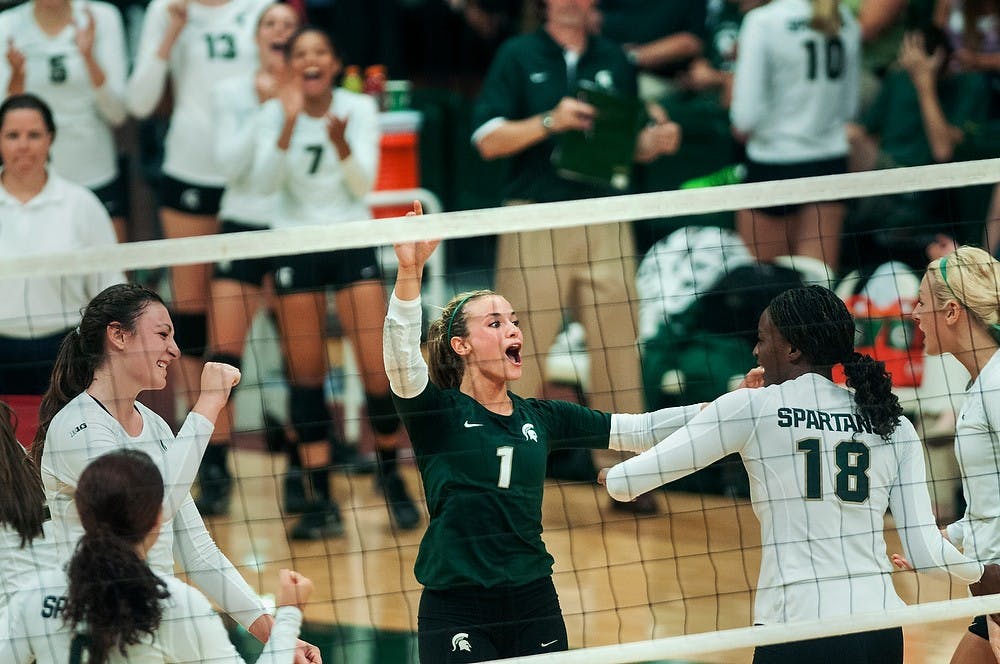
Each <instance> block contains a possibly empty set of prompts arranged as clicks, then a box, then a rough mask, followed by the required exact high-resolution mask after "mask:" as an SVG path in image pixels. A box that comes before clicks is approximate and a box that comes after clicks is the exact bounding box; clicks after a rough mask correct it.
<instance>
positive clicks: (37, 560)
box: [0, 521, 58, 661]
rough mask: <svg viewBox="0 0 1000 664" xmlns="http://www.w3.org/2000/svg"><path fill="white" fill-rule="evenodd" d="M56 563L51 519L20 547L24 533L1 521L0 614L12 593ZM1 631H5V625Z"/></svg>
mask: <svg viewBox="0 0 1000 664" xmlns="http://www.w3.org/2000/svg"><path fill="white" fill-rule="evenodd" d="M57 566H58V565H57V557H56V548H55V544H54V541H53V537H52V522H51V521H46V522H45V523H44V524H42V534H41V535H40V536H38V537H36V538H35V539H34V540H32V541H31V542H28V543H27V544H25V545H24V546H21V535H20V534H19V533H18V532H17V531H16V530H14V529H13V528H11V527H10V526H9V525H6V524H0V568H2V569H3V574H0V615H3V613H4V611H5V609H6V608H7V604H8V601H9V600H10V597H11V595H13V593H15V592H16V591H17V590H18V589H20V588H23V587H26V586H32V585H33V584H35V583H37V582H38V577H39V575H40V574H41V573H43V572H44V571H46V570H49V569H55V568H56V567H57ZM0 634H3V625H2V624H0ZM0 661H3V660H2V659H0Z"/></svg>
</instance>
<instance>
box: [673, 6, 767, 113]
mask: <svg viewBox="0 0 1000 664" xmlns="http://www.w3.org/2000/svg"><path fill="white" fill-rule="evenodd" d="M765 2H766V0H715V2H709V3H708V16H707V18H706V20H705V33H706V34H705V52H704V54H702V55H701V56H699V57H696V58H694V60H692V61H691V64H690V66H689V67H688V68H687V71H685V72H684V73H683V74H682V75H681V77H680V79H679V82H680V84H681V86H682V87H683V88H684V89H686V90H691V91H694V92H708V91H715V92H716V93H717V94H718V95H719V103H720V104H721V106H722V107H723V108H729V104H730V102H731V101H732V94H733V70H734V69H735V68H736V56H737V48H736V45H737V43H738V40H739V32H740V25H742V24H743V17H744V16H745V15H746V13H747V12H749V11H750V10H751V9H756V8H757V7H760V6H761V5H763V4H765Z"/></svg>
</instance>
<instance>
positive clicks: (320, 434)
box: [289, 386, 330, 443]
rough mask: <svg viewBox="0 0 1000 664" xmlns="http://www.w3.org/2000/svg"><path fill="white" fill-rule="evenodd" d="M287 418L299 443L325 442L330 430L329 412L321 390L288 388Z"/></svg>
mask: <svg viewBox="0 0 1000 664" xmlns="http://www.w3.org/2000/svg"><path fill="white" fill-rule="evenodd" d="M289 417H290V419H291V420H292V427H294V428H295V433H296V435H297V436H298V439H299V442H301V443H312V442H315V441H317V440H326V436H327V433H328V431H329V429H330V412H329V411H328V410H327V408H326V400H325V399H324V398H323V388H322V387H295V386H292V387H291V388H289Z"/></svg>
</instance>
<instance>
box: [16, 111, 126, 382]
mask: <svg viewBox="0 0 1000 664" xmlns="http://www.w3.org/2000/svg"><path fill="white" fill-rule="evenodd" d="M55 136H56V125H55V121H54V120H53V117H52V111H51V110H50V109H49V106H48V104H46V103H45V102H44V101H42V100H41V99H39V98H38V97H36V96H34V95H31V94H20V95H13V96H11V97H8V98H7V100H6V101H4V102H3V105H0V161H2V162H3V170H2V172H0V219H3V227H2V230H0V238H2V241H0V257H3V258H6V259H10V258H22V257H25V256H38V255H41V254H52V253H68V252H73V251H79V250H81V249H86V248H90V247H106V246H109V245H113V244H115V231H114V228H113V227H112V225H111V219H110V217H108V212H107V210H106V209H105V208H104V206H102V205H101V202H100V201H99V200H98V198H97V196H95V195H94V194H93V192H91V191H90V190H89V189H87V188H85V187H83V186H82V185H79V184H75V183H73V182H70V181H68V180H66V179H63V178H62V177H61V176H59V175H58V174H57V173H56V172H54V171H53V170H52V169H50V168H49V167H48V162H49V156H50V149H51V147H52V142H53V140H54V139H55ZM123 279H124V277H123V276H122V274H121V273H120V272H116V271H108V272H100V273H95V274H90V275H86V276H80V275H55V276H51V275H43V276H27V277H8V278H5V279H3V280H2V281H0V283H2V286H3V290H4V292H5V293H6V294H7V295H8V296H7V297H4V298H3V304H2V305H0V394H32V395H41V394H42V393H43V392H45V390H46V388H47V387H48V384H49V376H50V375H51V373H52V363H53V362H54V361H55V357H56V353H57V351H58V348H59V343H60V340H61V339H62V338H63V336H64V335H65V334H66V332H67V331H68V330H72V329H73V328H74V327H75V326H76V324H77V323H79V321H80V309H81V308H83V307H84V306H86V304H87V302H89V301H90V298H92V297H93V296H94V295H96V294H97V293H99V292H100V291H101V290H102V289H103V288H104V287H105V286H108V285H110V284H113V283H117V282H120V281H123Z"/></svg>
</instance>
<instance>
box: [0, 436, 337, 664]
mask: <svg viewBox="0 0 1000 664" xmlns="http://www.w3.org/2000/svg"><path fill="white" fill-rule="evenodd" d="M163 500H164V484H163V476H162V475H161V473H160V470H159V468H158V467H157V464H156V463H154V462H153V459H151V458H150V456H149V455H148V454H146V453H145V452H140V451H137V450H130V449H125V450H118V451H114V452H111V453H109V454H105V455H103V456H100V457H98V458H97V459H95V460H94V461H93V462H92V463H91V464H90V465H89V466H87V468H86V469H85V470H84V471H83V473H81V475H80V479H79V481H78V483H77V486H76V507H77V510H78V511H79V515H80V521H81V523H82V524H83V529H84V532H83V536H82V537H81V538H80V541H79V543H78V544H77V547H76V551H75V553H74V554H73V557H72V559H71V560H70V562H69V565H68V567H67V570H66V572H63V571H62V570H58V569H56V570H52V571H49V572H46V573H44V574H42V575H41V576H40V578H39V584H38V586H37V587H35V588H30V589H23V590H20V591H19V592H18V593H17V594H16V595H15V596H14V599H13V601H12V602H11V606H10V620H9V622H8V628H9V639H8V640H5V641H0V661H3V662H4V663H5V664H12V663H16V664H22V663H27V662H31V661H32V660H34V661H36V662H37V663H38V664H49V663H51V664H56V663H57V662H58V663H60V664H62V663H64V662H66V661H67V659H68V661H69V662H70V663H71V664H76V663H79V662H89V663H90V664H105V663H106V662H110V661H113V660H116V659H118V657H119V656H121V657H123V658H125V659H127V660H128V661H140V660H141V661H153V660H154V659H155V660H157V661H160V660H162V661H168V662H193V661H213V662H214V661H227V662H242V661H243V660H242V658H241V657H240V656H239V654H238V653H237V652H236V649H235V648H234V647H233V645H232V643H231V642H230V641H229V639H228V637H227V634H226V629H225V627H224V625H223V624H222V620H221V619H220V618H219V617H218V615H216V614H215V612H214V610H213V609H212V606H211V604H209V602H208V600H207V599H206V598H205V596H204V595H202V594H201V593H200V592H198V591H197V590H195V589H194V588H192V587H191V586H188V585H187V584H185V583H183V582H182V581H179V580H177V579H176V578H174V577H171V576H161V575H158V574H156V573H155V572H154V571H153V570H152V569H150V568H149V566H148V565H147V563H146V557H147V554H148V553H149V552H150V550H151V549H152V548H153V546H154V545H155V544H156V541H157V539H159V536H160V523H161V521H162V519H163ZM280 578H281V587H280V590H279V591H278V598H277V604H278V612H277V619H276V621H275V623H274V627H273V629H272V631H271V639H270V640H269V641H268V643H267V645H266V646H265V648H264V651H263V653H261V656H260V659H258V660H257V661H258V662H262V663H265V664H291V663H292V662H293V661H294V659H295V655H296V647H297V644H296V638H297V635H298V630H299V627H300V625H301V622H302V607H303V606H305V604H306V602H307V601H308V599H309V595H310V594H311V592H312V582H311V581H310V580H309V579H307V578H305V577H303V576H300V575H299V574H296V573H295V572H292V571H289V570H281V574H280ZM312 661H318V660H315V659H314V660H312Z"/></svg>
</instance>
